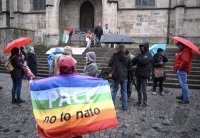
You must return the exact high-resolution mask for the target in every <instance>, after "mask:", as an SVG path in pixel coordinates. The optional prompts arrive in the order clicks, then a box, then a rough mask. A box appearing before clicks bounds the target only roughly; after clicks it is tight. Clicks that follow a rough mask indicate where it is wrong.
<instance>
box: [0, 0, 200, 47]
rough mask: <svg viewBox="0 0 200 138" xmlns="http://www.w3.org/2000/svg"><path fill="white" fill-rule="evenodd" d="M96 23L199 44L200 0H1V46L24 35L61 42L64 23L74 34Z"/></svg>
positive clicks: (137, 35) (140, 36) (139, 37)
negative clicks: (188, 40)
mask: <svg viewBox="0 0 200 138" xmlns="http://www.w3.org/2000/svg"><path fill="white" fill-rule="evenodd" d="M99 22H100V23H102V25H104V24H109V26H110V28H111V31H112V32H114V33H122V34H128V35H130V36H131V37H133V38H134V41H135V42H136V43H140V42H143V41H149V42H150V43H168V42H170V41H171V39H170V37H171V36H182V37H186V38H188V39H190V40H192V41H193V42H195V43H200V0H0V41H1V43H0V45H1V47H4V46H5V45H6V43H8V42H9V41H11V40H12V39H14V38H17V37H20V36H24V35H26V36H30V37H32V38H33V40H34V41H33V43H34V44H44V45H48V46H50V45H59V44H60V43H61V39H62V34H63V31H64V29H65V28H67V27H70V28H72V29H73V30H74V32H75V33H74V34H77V33H79V32H85V31H87V30H91V31H93V28H94V27H95V26H96V25H97V24H98V23H99Z"/></svg>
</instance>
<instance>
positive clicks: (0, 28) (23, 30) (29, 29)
mask: <svg viewBox="0 0 200 138" xmlns="http://www.w3.org/2000/svg"><path fill="white" fill-rule="evenodd" d="M0 29H17V30H23V31H32V32H35V31H34V30H30V29H22V28H16V27H0Z"/></svg>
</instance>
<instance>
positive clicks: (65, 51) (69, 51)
mask: <svg viewBox="0 0 200 138" xmlns="http://www.w3.org/2000/svg"><path fill="white" fill-rule="evenodd" d="M63 54H64V55H70V56H72V48H71V47H70V46H66V47H64V49H63Z"/></svg>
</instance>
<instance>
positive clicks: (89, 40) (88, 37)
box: [86, 31, 92, 48]
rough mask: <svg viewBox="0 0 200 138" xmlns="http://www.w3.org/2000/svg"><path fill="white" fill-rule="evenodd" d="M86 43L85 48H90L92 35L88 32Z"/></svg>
mask: <svg viewBox="0 0 200 138" xmlns="http://www.w3.org/2000/svg"><path fill="white" fill-rule="evenodd" d="M86 42H87V46H86V48H90V45H91V43H92V34H91V32H90V31H88V33H87V34H86Z"/></svg>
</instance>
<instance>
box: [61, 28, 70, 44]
mask: <svg viewBox="0 0 200 138" xmlns="http://www.w3.org/2000/svg"><path fill="white" fill-rule="evenodd" d="M68 40H69V34H68V33H67V32H66V30H64V33H63V38H62V42H63V43H67V42H68Z"/></svg>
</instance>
